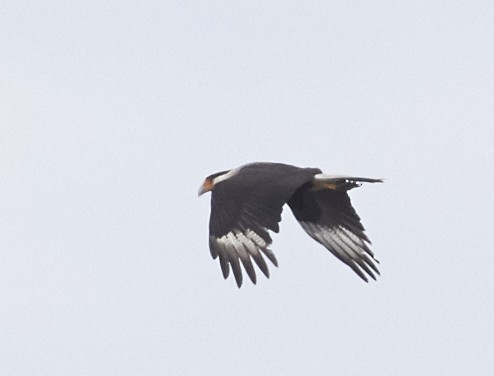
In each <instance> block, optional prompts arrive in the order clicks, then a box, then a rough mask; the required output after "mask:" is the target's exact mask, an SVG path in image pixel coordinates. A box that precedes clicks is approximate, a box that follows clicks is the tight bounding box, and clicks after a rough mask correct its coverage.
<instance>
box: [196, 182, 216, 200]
mask: <svg viewBox="0 0 494 376" xmlns="http://www.w3.org/2000/svg"><path fill="white" fill-rule="evenodd" d="M213 186H214V184H213V182H212V181H211V180H209V179H206V180H204V183H202V185H201V186H200V187H199V192H198V193H197V197H199V196H200V195H202V194H204V193H206V192H209V191H212V190H213Z"/></svg>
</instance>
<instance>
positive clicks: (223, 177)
mask: <svg viewBox="0 0 494 376" xmlns="http://www.w3.org/2000/svg"><path fill="white" fill-rule="evenodd" d="M239 171H240V168H234V169H233V170H230V171H228V172H227V173H226V174H223V175H220V176H217V177H215V178H214V179H213V185H216V184H218V183H221V182H222V181H224V180H226V179H230V178H231V177H232V176H234V175H237V173H238V172H239Z"/></svg>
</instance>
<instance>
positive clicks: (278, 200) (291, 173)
mask: <svg viewBox="0 0 494 376" xmlns="http://www.w3.org/2000/svg"><path fill="white" fill-rule="evenodd" d="M319 172H320V170H318V169H302V168H298V167H294V166H289V165H283V164H274V163H269V164H268V163H257V164H252V165H247V166H244V167H242V168H241V169H240V170H239V171H238V172H237V173H236V174H235V175H233V176H232V177H230V178H228V179H227V180H224V181H221V182H220V183H218V184H217V185H215V187H214V189H213V191H212V196H211V217H210V221H209V249H210V251H211V255H212V257H213V258H214V259H216V258H219V260H220V265H221V270H222V272H223V277H224V278H227V277H228V276H229V274H230V267H231V269H232V271H233V275H234V276H235V280H236V282H237V285H238V287H240V286H241V285H242V268H241V266H240V264H242V265H243V268H244V269H245V271H246V272H247V275H248V276H249V278H250V279H251V280H252V282H253V283H254V284H255V283H256V281H257V278H256V272H255V270H254V266H253V263H252V260H254V262H255V263H256V264H257V266H258V267H259V269H261V271H262V272H263V273H264V275H265V276H266V277H268V278H269V269H268V267H267V265H266V262H265V260H264V258H263V255H264V256H266V257H267V258H268V259H269V260H270V261H271V262H272V263H273V264H274V265H275V266H278V262H277V260H276V257H275V255H274V253H273V252H272V251H271V250H270V249H269V248H268V247H269V245H270V244H271V243H272V239H271V236H270V235H269V233H268V230H272V231H274V232H278V231H279V225H278V223H279V221H280V220H281V212H282V208H283V205H284V204H285V203H286V202H287V200H288V199H289V198H290V196H292V194H293V193H294V192H295V191H296V190H297V189H298V188H299V187H300V186H302V185H303V184H304V183H306V182H308V181H310V180H312V179H313V177H314V175H316V174H317V173H319Z"/></svg>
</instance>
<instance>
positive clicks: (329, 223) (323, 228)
mask: <svg viewBox="0 0 494 376" xmlns="http://www.w3.org/2000/svg"><path fill="white" fill-rule="evenodd" d="M361 181H363V182H372V183H375V182H381V181H382V180H381V179H368V178H352V177H347V176H328V175H316V177H315V178H314V180H313V181H312V182H310V183H306V184H304V185H303V186H302V187H301V188H300V189H298V190H297V191H296V192H295V193H294V195H293V196H292V197H291V198H290V200H289V201H288V205H289V206H290V208H291V209H292V211H293V214H294V215H295V218H296V219H297V220H298V221H299V223H300V224H301V226H302V227H303V229H304V230H305V231H306V232H307V233H308V234H309V235H310V236H311V237H312V238H313V239H314V240H316V241H318V242H319V243H321V244H322V245H323V246H324V247H326V248H327V249H328V250H329V251H330V252H331V253H332V254H333V255H335V256H336V257H337V258H338V259H339V260H341V261H343V262H344V263H345V264H347V265H348V266H349V267H350V268H351V269H352V270H353V271H354V272H355V273H357V275H358V276H359V277H360V278H362V279H363V280H364V281H366V282H367V281H368V279H367V276H366V274H365V273H367V274H368V275H369V276H371V277H372V278H373V279H376V277H375V274H379V270H378V269H377V266H376V264H378V263H379V261H378V260H377V259H375V258H374V253H373V252H372V251H371V250H370V248H369V245H370V244H371V242H370V240H369V238H368V237H367V235H366V234H365V232H364V231H365V229H364V226H363V225H362V223H361V221H360V217H359V216H358V215H357V213H356V212H355V209H354V208H353V206H352V204H351V202H350V197H349V196H348V194H347V191H348V190H349V189H352V188H354V187H358V186H359V185H360V184H359V182H361ZM364 272H365V273H364Z"/></svg>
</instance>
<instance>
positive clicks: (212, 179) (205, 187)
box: [198, 170, 230, 196]
mask: <svg viewBox="0 0 494 376" xmlns="http://www.w3.org/2000/svg"><path fill="white" fill-rule="evenodd" d="M229 172H230V170H227V171H221V172H217V173H215V174H211V175H209V176H208V177H207V178H206V179H204V182H203V183H202V184H201V186H200V187H199V193H198V196H200V195H202V194H204V193H206V192H210V191H212V190H213V188H214V186H215V184H217V183H219V182H220V181H221V180H224V179H221V177H223V176H226V175H228V173H229Z"/></svg>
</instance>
